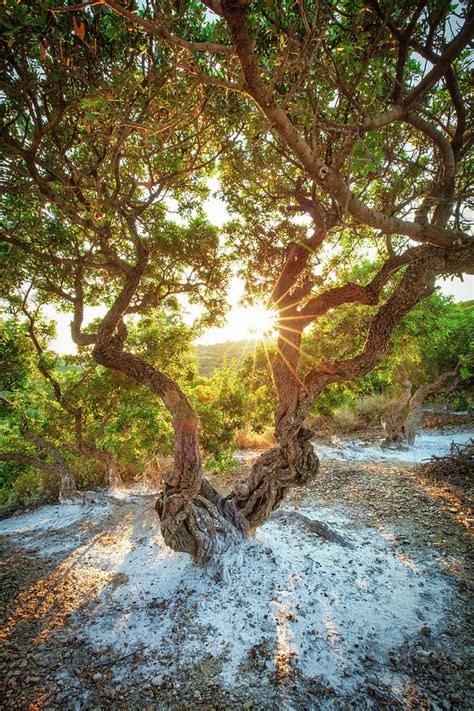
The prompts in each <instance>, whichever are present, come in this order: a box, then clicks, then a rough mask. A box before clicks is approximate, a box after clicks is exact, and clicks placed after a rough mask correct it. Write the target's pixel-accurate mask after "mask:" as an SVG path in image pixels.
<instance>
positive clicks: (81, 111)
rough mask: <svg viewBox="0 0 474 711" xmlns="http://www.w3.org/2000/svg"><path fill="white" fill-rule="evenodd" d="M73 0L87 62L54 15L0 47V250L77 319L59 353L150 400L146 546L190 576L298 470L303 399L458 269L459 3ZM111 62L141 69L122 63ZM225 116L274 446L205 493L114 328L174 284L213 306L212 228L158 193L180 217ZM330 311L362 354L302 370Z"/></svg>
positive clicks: (170, 386)
mask: <svg viewBox="0 0 474 711" xmlns="http://www.w3.org/2000/svg"><path fill="white" fill-rule="evenodd" d="M87 5H88V4H87V3H85V6H86V7H85V9H83V10H82V11H81V22H84V23H85V24H87V32H88V33H89V34H87V42H88V43H89V46H85V44H84V38H82V39H80V38H79V40H77V39H73V41H72V43H71V23H70V22H69V23H68V16H70V13H64V14H63V13H59V12H58V13H55V15H54V18H55V19H54V22H55V23H56V24H53V20H50V19H49V20H48V22H49V24H48V23H46V24H45V20H44V18H42V21H41V23H38V25H37V26H36V27H32V25H31V23H30V20H28V23H29V27H28V31H27V34H28V33H29V34H28V38H27V39H26V40H25V38H22V43H21V48H19V49H18V50H15V51H12V48H11V46H10V47H8V43H6V47H7V49H6V54H7V57H6V63H5V66H6V75H7V76H6V78H5V83H6V86H7V89H6V91H7V95H8V109H7V117H6V118H7V121H6V128H5V129H4V131H3V134H2V147H3V149H4V150H5V151H6V152H7V169H8V172H9V174H10V175H12V176H13V178H12V179H9V180H8V181H7V186H6V187H7V204H6V208H7V212H8V214H9V219H10V223H9V229H8V230H7V233H6V235H5V241H6V243H7V244H8V245H10V248H11V251H10V253H9V259H10V264H13V265H14V264H15V260H16V259H19V258H18V257H17V255H18V254H21V255H22V259H23V260H24V258H25V257H24V255H25V254H26V255H27V258H28V260H29V270H30V272H32V273H34V274H37V275H38V277H37V278H36V280H35V288H37V289H40V290H41V291H42V292H43V293H46V294H48V298H53V297H54V298H60V299H63V300H65V301H66V302H68V303H69V304H70V306H71V307H72V308H73V309H74V320H73V333H74V337H75V339H76V342H77V343H78V344H79V345H80V346H81V347H86V346H90V347H92V353H93V356H94V358H95V359H96V361H97V362H99V363H101V364H103V365H106V366H107V367H109V368H114V369H118V370H121V371H122V372H124V373H126V374H127V375H129V376H131V377H134V378H135V379H137V380H138V381H139V382H141V383H142V384H145V385H147V386H148V387H149V388H150V389H151V390H152V391H153V392H154V393H156V394H157V395H159V396H160V397H162V399H163V400H164V402H165V403H166V405H167V407H168V409H169V410H170V412H171V413H172V415H173V418H174V428H175V436H176V444H175V471H174V473H173V474H172V475H170V476H169V477H168V480H167V483H166V489H165V492H164V495H163V497H162V499H161V500H160V502H159V503H158V511H159V513H160V517H161V520H162V530H163V535H164V537H165V540H166V541H167V542H168V543H169V544H170V545H171V546H172V547H174V548H175V549H177V550H184V551H188V552H190V553H192V554H193V555H194V557H195V559H196V560H198V561H206V560H209V559H211V558H212V557H215V556H217V555H218V553H219V552H220V551H221V550H223V548H225V547H226V546H227V545H229V544H231V543H233V542H236V541H238V540H239V539H240V537H241V536H242V534H244V533H245V532H246V531H248V530H251V529H253V528H254V527H255V526H257V525H259V524H260V523H262V522H263V521H264V520H265V519H266V518H267V517H268V516H269V515H270V513H271V511H272V510H273V509H274V508H275V507H276V506H278V504H279V503H280V502H281V500H282V498H283V496H284V495H285V492H286V491H287V490H288V488H289V487H291V486H294V485H298V484H303V483H305V482H307V481H308V480H310V479H311V478H312V477H314V476H315V475H316V474H317V471H318V460H317V458H316V456H315V453H314V450H313V448H312V445H311V443H310V441H309V437H310V433H309V431H308V430H307V429H306V428H305V426H304V420H305V417H306V415H307V413H308V411H309V409H310V408H311V406H312V404H313V403H314V402H315V400H316V399H317V397H318V396H319V393H320V392H321V390H322V389H323V388H324V387H326V386H327V385H328V384H330V383H337V382H344V381H346V380H351V379H354V378H357V377H361V376H363V375H365V374H367V373H369V372H370V371H371V370H372V369H373V368H374V367H375V366H376V365H377V364H378V363H379V362H380V361H381V359H382V358H383V357H384V356H385V355H386V353H387V352H388V349H389V346H390V339H391V335H392V333H393V331H394V329H395V327H396V326H397V324H398V323H399V322H400V320H401V319H402V318H403V317H404V316H405V315H406V314H407V313H409V311H410V310H411V309H412V308H413V307H414V306H415V305H416V304H417V303H418V302H419V301H420V300H422V299H423V298H425V297H427V296H428V295H429V294H430V293H432V291H433V288H434V281H435V279H436V277H438V276H440V275H445V274H456V273H460V272H462V271H466V272H469V273H472V272H473V271H474V254H473V252H474V249H473V245H472V242H471V241H470V240H469V239H468V238H467V236H466V230H467V213H466V212H465V208H466V204H467V200H468V197H469V184H470V183H469V174H468V168H469V165H468V161H467V153H468V149H469V146H470V141H471V139H470V129H469V126H468V116H467V110H466V105H465V99H464V94H465V84H466V80H467V66H466V57H465V52H464V50H465V48H466V46H467V44H468V42H469V40H470V38H471V37H472V18H471V15H470V14H469V13H468V11H467V9H466V8H465V7H464V6H460V8H458V10H456V11H455V10H454V8H453V9H452V11H451V9H450V8H447V9H446V10H447V11H446V12H442V13H440V12H437V11H436V8H435V4H434V3H432V2H428V1H426V2H425V1H424V0H422V1H421V2H420V3H418V4H417V5H416V7H413V5H412V3H408V2H397V3H395V4H394V5H393V4H391V5H390V6H388V5H387V6H385V4H379V3H378V2H373V3H370V4H369V6H366V5H365V4H362V3H359V2H355V3H347V2H324V3H318V4H314V5H313V4H312V3H304V2H302V3H292V2H275V3H266V2H255V3H252V4H250V3H248V2H247V1H246V0H220V1H219V0H210V1H209V2H208V3H206V4H205V5H203V4H201V3H198V2H191V3H188V4H184V5H183V4H180V5H178V6H176V5H174V4H169V5H168V4H163V5H162V6H161V5H159V6H155V5H153V4H151V3H150V4H144V5H141V6H140V7H138V6H136V5H135V4H134V3H130V4H124V3H120V2H115V0H106V1H105V2H103V3H101V4H100V5H99V6H96V5H95V4H94V5H93V7H92V8H91V9H88V8H87ZM206 7H207V8H208V9H209V10H210V11H212V13H211V14H209V12H206ZM80 8H81V6H79V9H80ZM62 9H67V6H64V8H62ZM74 12H76V10H74ZM48 18H49V15H48ZM65 18H66V19H65ZM76 23H77V20H76ZM79 26H80V25H79ZM129 26H130V27H131V28H132V29H131V30H129V29H128V27H129ZM45 28H46V29H45ZM117 28H122V29H121V30H119V29H117ZM453 28H454V29H453ZM25 32H26V30H25ZM81 34H82V32H81ZM66 38H67V39H66ZM125 38H126V39H125ZM93 41H94V44H92V42H93ZM81 43H82V44H81ZM19 45H20V43H19ZM83 45H84V46H83ZM130 46H131V47H132V49H135V50H137V49H140V51H141V50H142V49H143V52H142V54H139V55H138V57H137V56H136V53H134V52H133V51H131V52H130V53H129V54H125V59H123V57H124V48H125V47H128V48H130ZM25 47H26V48H27V49H26V51H27V52H29V53H30V55H29V56H28V57H27V56H25V49H24V48H25ZM90 47H92V49H90ZM105 48H106V49H107V54H108V57H107V66H104V49H105ZM150 48H151V49H150ZM88 52H89V53H90V56H89V54H88ZM94 52H95V55H94ZM65 53H66V55H67V58H68V59H69V60H70V65H71V69H68V70H67V72H66V76H67V78H66V77H65V76H64V68H63V65H62V62H63V59H64V54H65ZM92 57H94V62H93V61H92ZM117 57H120V60H119V59H117ZM157 57H158V59H157ZM420 57H421V58H422V61H426V62H428V63H429V64H428V65H427V66H426V68H424V67H423V64H422V62H421V61H420V59H419V58H420ZM97 60H99V61H97ZM100 60H102V63H101V61H100ZM121 62H122V63H121ZM114 69H115V70H117V71H116V72H114ZM79 70H80V71H79ZM54 72H57V73H59V75H60V76H61V81H59V82H58V80H56V78H55V77H56V75H55V73H54ZM84 79H85V82H84ZM219 89H220V94H219V93H218V94H215V93H214V92H215V91H218V90H219ZM33 94H34V97H35V100H34V101H33V99H32V95H33ZM216 96H220V97H225V99H226V111H225V117H226V119H227V123H226V122H223V123H220V122H219V120H218V117H219V113H218V112H217V111H216V108H217V107H218V99H216ZM190 101H191V102H193V101H195V102H196V108H195V109H194V110H191V112H190V105H189V104H190ZM220 101H221V105H220V107H219V108H221V107H222V98H221V99H220ZM194 113H196V115H194ZM190 114H191V117H190ZM66 117H67V118H66ZM243 119H245V121H243ZM223 124H225V127H224V130H226V129H227V130H233V135H234V136H235V135H236V133H237V125H238V127H239V129H238V132H239V135H238V140H237V138H236V140H234V141H233V143H232V145H227V146H226V148H227V149H228V152H226V155H225V156H224V157H223V167H222V176H223V185H224V194H225V198H226V200H227V201H228V204H229V207H230V209H231V210H233V211H234V212H235V213H236V214H238V216H239V219H238V220H237V221H236V222H235V223H234V225H235V227H234V229H232V227H229V239H230V242H231V244H232V245H233V246H235V247H236V250H235V256H236V257H237V258H238V259H243V261H244V264H245V269H244V275H245V276H246V277H247V282H248V287H249V295H253V296H254V298H260V299H264V300H266V301H267V303H268V304H269V306H270V307H272V308H273V309H274V310H275V313H276V315H277V320H278V324H279V339H278V349H277V355H276V357H275V360H274V363H273V375H274V381H275V385H276V389H277V393H278V401H279V402H278V407H277V411H276V419H275V435H276V439H277V442H278V445H277V447H275V448H274V449H272V450H270V451H269V452H266V453H265V454H263V455H262V456H261V457H260V458H259V459H258V460H257V461H256V463H255V465H254V468H253V470H252V472H251V475H250V477H249V479H248V480H247V481H246V482H242V483H240V484H239V485H238V486H237V487H236V488H235V490H234V492H233V493H232V494H231V495H230V496H229V497H227V498H226V499H222V498H221V497H219V496H218V495H217V493H216V492H214V491H213V490H212V488H211V487H210V486H209V484H208V483H207V482H205V481H204V480H202V476H201V467H200V457H199V449H198V442H197V425H196V418H195V415H194V412H193V410H192V408H191V407H190V404H189V400H188V399H187V398H186V397H185V396H184V393H183V392H182V390H181V389H180V388H179V387H178V385H177V383H176V382H175V381H173V380H172V379H170V378H169V377H167V376H166V375H165V374H164V373H162V372H158V371H156V370H155V369H153V368H152V367H151V366H150V365H149V364H148V363H146V362H145V361H143V359H141V358H139V357H138V356H137V355H136V354H134V353H133V352H132V351H130V350H125V347H126V342H127V327H126V316H127V315H129V314H131V313H136V312H141V311H143V310H145V309H147V308H149V307H150V306H154V305H156V304H158V303H162V302H163V301H165V300H166V298H168V297H169V295H170V294H175V293H176V292H179V291H186V292H188V293H189V294H192V295H193V297H194V298H196V299H200V300H201V301H202V302H203V303H204V304H205V305H206V306H207V308H208V309H209V311H210V312H211V313H212V311H213V310H215V309H214V307H217V306H218V301H219V298H218V297H219V296H220V295H221V294H222V287H223V280H222V277H221V274H220V270H219V265H220V262H219V258H218V256H217V253H216V246H217V241H216V238H215V235H214V233H213V231H212V230H211V229H210V228H209V226H208V225H206V224H205V222H204V221H203V218H202V217H199V218H196V212H194V213H192V212H190V211H189V210H188V211H187V212H188V214H190V215H193V216H194V222H193V221H192V222H191V223H190V224H189V225H188V226H183V225H179V226H178V225H176V224H172V225H171V224H169V222H167V221H166V218H165V208H164V205H163V203H162V202H161V203H160V202H158V198H159V197H160V196H161V197H163V194H164V192H165V191H166V190H168V192H172V193H173V195H174V197H175V198H176V199H178V201H179V202H180V203H181V204H183V203H186V200H187V199H188V200H190V201H191V204H193V199H194V200H195V198H196V196H197V195H199V194H202V190H201V188H200V184H199V179H198V177H196V176H198V175H199V171H198V167H199V166H200V165H202V162H203V161H204V163H205V162H206V161H212V160H213V159H215V158H216V156H217V152H216V151H215V152H214V153H213V155H211V153H212V148H214V147H215V144H216V142H218V139H219V136H220V135H221V134H220V133H219V131H220V130H221V128H220V127H223ZM210 126H212V135H211V134H210ZM232 126H233V127H234V128H233V129H231V127H232ZM177 137H179V138H177ZM190 143H191V144H192V146H190ZM221 143H222V142H221ZM196 146H198V149H199V151H198V155H196V154H195V153H194V150H196ZM210 148H211V150H210ZM202 150H204V153H205V158H204V156H203V155H202V152H201V151H202ZM27 191H28V193H29V195H28V207H27V205H26V197H25V193H26V192H27ZM32 194H33V201H32ZM194 204H195V203H194ZM18 206H20V208H23V210H21V209H20V211H19V210H18ZM181 210H182V211H183V208H181ZM18 212H20V217H18ZM184 212H185V213H186V210H185V209H184ZM25 214H27V215H28V219H27V220H26V218H25V217H24V215H25ZM296 215H299V219H298V220H296V219H295V216H296ZM58 246H60V250H58ZM53 250H54V251H53ZM367 257H368V258H369V261H370V265H369V268H367V269H365V271H364V273H360V274H359V278H356V279H354V276H353V274H354V265H355V264H357V262H359V261H360V260H361V259H363V258H367ZM53 264H54V270H55V278H54V281H53V280H52V276H51V267H52V265H53ZM48 265H49V271H48ZM22 266H23V262H22V264H21V265H20V264H19V268H20V267H22ZM58 273H59V275H60V277H59V279H58V276H57V275H58ZM190 275H191V277H190ZM275 275H277V277H276V278H275ZM216 293H217V298H216ZM85 300H87V302H88V303H97V302H98V301H104V302H106V303H107V304H108V305H109V311H108V313H107V315H106V316H105V317H104V318H103V319H102V321H101V323H100V324H98V327H97V329H96V330H94V331H93V332H88V331H87V330H83V329H82V328H81V324H82V318H83V308H84V303H85ZM344 304H354V305H356V306H357V307H358V306H359V305H361V306H362V307H364V306H366V307H370V308H371V309H373V311H372V312H371V318H370V319H369V322H368V324H367V328H366V331H365V334H364V335H365V339H364V342H363V343H362V345H361V347H360V349H359V350H358V351H357V353H355V354H351V355H349V356H347V357H340V358H337V357H336V358H327V359H324V360H321V361H320V362H318V363H316V364H315V365H314V366H313V367H312V368H310V369H309V371H308V372H307V373H306V374H305V375H304V376H303V377H302V375H301V374H300V372H299V363H300V355H301V339H302V333H303V331H304V330H305V329H307V328H308V327H309V326H311V325H312V324H317V320H318V319H319V318H320V317H321V316H322V315H324V314H326V313H328V312H329V311H331V310H333V309H337V308H338V307H340V306H342V305H344Z"/></svg>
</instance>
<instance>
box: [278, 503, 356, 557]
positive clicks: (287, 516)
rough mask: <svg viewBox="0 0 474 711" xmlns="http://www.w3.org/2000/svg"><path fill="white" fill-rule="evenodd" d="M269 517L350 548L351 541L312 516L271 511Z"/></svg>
mask: <svg viewBox="0 0 474 711" xmlns="http://www.w3.org/2000/svg"><path fill="white" fill-rule="evenodd" d="M270 518H271V519H272V520H276V521H280V522H281V523H284V524H288V525H291V524H292V523H296V524H298V526H299V527H300V528H303V529H304V530H305V531H307V532H308V533H311V534H313V535H315V536H319V538H324V540H325V541H331V542H333V543H339V545H341V546H344V547H345V548H352V543H350V542H349V541H348V540H347V539H345V538H344V537H343V536H340V535H339V533H336V531H333V530H332V529H331V528H329V527H328V526H326V525H325V524H324V523H321V522H320V521H315V520H314V519H312V518H308V516H304V515H303V514H301V513H299V511H287V510H282V511H275V512H274V513H272V515H271V516H270Z"/></svg>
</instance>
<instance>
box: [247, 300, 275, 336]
mask: <svg viewBox="0 0 474 711" xmlns="http://www.w3.org/2000/svg"><path fill="white" fill-rule="evenodd" d="M242 312H243V313H242V316H245V319H246V320H247V328H248V332H249V335H250V336H251V337H253V338H256V339H257V340H261V339H262V338H265V337H271V336H272V335H274V334H275V333H276V330H277V314H276V312H275V311H271V310H270V309H267V308H266V307H265V306H264V305H263V304H255V305H254V306H248V307H247V308H245V309H242Z"/></svg>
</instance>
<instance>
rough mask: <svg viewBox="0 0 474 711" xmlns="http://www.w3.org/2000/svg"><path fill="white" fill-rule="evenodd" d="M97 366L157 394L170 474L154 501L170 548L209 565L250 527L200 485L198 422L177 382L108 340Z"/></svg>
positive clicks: (97, 348) (229, 502) (230, 504)
mask: <svg viewBox="0 0 474 711" xmlns="http://www.w3.org/2000/svg"><path fill="white" fill-rule="evenodd" d="M93 356H94V358H95V360H96V361H97V362H98V363H100V364H101V365H105V366H107V367H109V368H114V369H115V370H119V371H121V372H123V373H125V374H127V375H129V376H130V377H132V378H134V379H135V380H136V381H137V382H139V383H141V384H142V385H145V386H146V387H148V388H149V389H150V390H151V391H152V392H153V393H155V394H156V395H158V396H159V397H160V398H161V399H162V400H163V402H164V403H165V405H166V407H167V408H168V410H169V412H170V413H171V414H172V416H173V429H174V434H175V444H174V469H173V470H171V471H168V472H166V473H165V475H164V482H163V490H162V492H161V494H160V496H159V498H158V500H157V502H156V511H157V513H158V514H159V517H160V520H161V532H162V535H163V538H164V540H165V542H166V544H167V545H168V546H170V548H172V549H173V550H175V551H180V552H185V553H189V554H190V555H191V556H192V558H193V560H194V561H195V562H197V563H201V564H204V563H209V562H211V561H215V560H217V559H218V558H219V556H220V554H221V553H223V552H225V551H226V550H227V549H228V548H230V547H232V546H234V545H235V544H237V543H238V542H240V541H241V540H242V537H243V536H244V535H245V532H246V530H247V528H248V525H247V523H246V521H245V519H244V518H243V516H242V515H241V514H240V512H239V510H238V508H237V507H236V505H235V503H234V502H233V501H232V500H226V499H223V497H221V496H220V494H218V493H217V492H216V491H215V490H214V489H213V487H212V486H211V484H210V483H209V482H208V481H206V480H203V477H202V466H201V453H200V450H199V439H198V423H197V418H196V415H195V413H194V410H193V408H192V405H191V403H190V402H189V400H188V398H187V397H186V395H185V394H184V393H183V392H182V390H181V389H180V388H179V386H178V385H177V383H175V382H174V380H172V379H171V378H169V377H168V376H166V375H165V374H163V373H161V372H159V371H157V370H156V369H155V368H153V366H151V365H150V364H149V363H147V362H146V361H144V360H142V359H141V358H139V357H137V356H135V355H134V354H133V353H128V352H126V351H122V350H121V348H120V347H119V346H118V345H117V343H116V342H114V340H113V339H110V340H109V341H108V342H106V343H101V344H97V345H96V346H95V348H94V350H93Z"/></svg>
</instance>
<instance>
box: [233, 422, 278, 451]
mask: <svg viewBox="0 0 474 711" xmlns="http://www.w3.org/2000/svg"><path fill="white" fill-rule="evenodd" d="M235 443H236V445H237V447H239V449H268V448H269V447H273V446H274V444H275V437H274V436H273V428H271V427H267V428H266V429H264V430H263V432H255V431H254V430H252V429H251V428H250V427H245V428H244V429H242V430H238V431H237V433H236V435H235Z"/></svg>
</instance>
